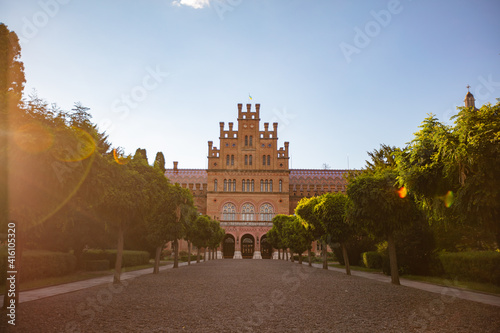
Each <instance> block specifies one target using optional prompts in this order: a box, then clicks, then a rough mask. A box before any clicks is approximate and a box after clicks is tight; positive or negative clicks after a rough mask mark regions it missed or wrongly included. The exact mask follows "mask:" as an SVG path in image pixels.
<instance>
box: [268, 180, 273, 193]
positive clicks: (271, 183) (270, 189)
mask: <svg viewBox="0 0 500 333" xmlns="http://www.w3.org/2000/svg"><path fill="white" fill-rule="evenodd" d="M272 191H273V180H272V179H271V180H270V181H269V192H272Z"/></svg>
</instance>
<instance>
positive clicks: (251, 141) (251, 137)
mask: <svg viewBox="0 0 500 333" xmlns="http://www.w3.org/2000/svg"><path fill="white" fill-rule="evenodd" d="M252 146H253V136H252V135H250V147H252Z"/></svg>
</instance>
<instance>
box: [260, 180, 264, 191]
mask: <svg viewBox="0 0 500 333" xmlns="http://www.w3.org/2000/svg"><path fill="white" fill-rule="evenodd" d="M260 191H261V192H264V181H263V180H262V179H261V180H260Z"/></svg>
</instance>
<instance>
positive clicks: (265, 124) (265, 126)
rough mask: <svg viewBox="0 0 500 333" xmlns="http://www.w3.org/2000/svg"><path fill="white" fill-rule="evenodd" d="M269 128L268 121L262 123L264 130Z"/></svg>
mask: <svg viewBox="0 0 500 333" xmlns="http://www.w3.org/2000/svg"><path fill="white" fill-rule="evenodd" d="M268 130H269V123H264V131H266V132H267V131H268Z"/></svg>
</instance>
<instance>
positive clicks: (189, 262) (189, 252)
mask: <svg viewBox="0 0 500 333" xmlns="http://www.w3.org/2000/svg"><path fill="white" fill-rule="evenodd" d="M189 265H191V242H190V241H188V266H189Z"/></svg>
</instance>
